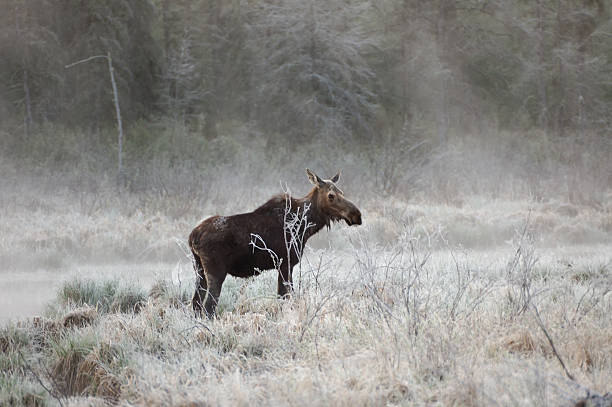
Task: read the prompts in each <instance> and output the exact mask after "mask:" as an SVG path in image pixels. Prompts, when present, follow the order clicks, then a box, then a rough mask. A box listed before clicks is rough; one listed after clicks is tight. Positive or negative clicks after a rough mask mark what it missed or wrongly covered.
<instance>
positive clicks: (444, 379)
mask: <svg viewBox="0 0 612 407" xmlns="http://www.w3.org/2000/svg"><path fill="white" fill-rule="evenodd" d="M296 160H298V161H299V160H303V162H304V164H303V165H302V164H298V165H297V168H295V172H294V173H292V174H287V175H284V174H280V173H274V172H273V171H274V170H273V167H269V168H268V169H269V171H268V173H267V174H266V173H265V172H264V171H261V172H251V173H249V172H248V171H246V170H245V171H244V172H241V171H242V169H241V167H240V164H238V163H239V162H240V161H241V160H240V159H239V160H237V161H236V163H235V164H234V165H235V168H236V172H235V174H244V173H246V174H254V173H260V174H266V175H264V176H263V180H264V181H265V182H264V181H261V182H260V185H265V186H264V187H262V188H258V187H257V186H255V185H253V186H251V187H246V185H248V182H245V178H244V177H245V176H244V175H236V177H235V178H233V177H230V176H228V175H227V173H226V171H227V170H228V169H227V168H218V169H216V170H214V171H216V172H214V171H212V170H211V173H210V174H208V176H207V177H205V179H204V180H202V181H201V184H198V187H199V186H200V185H202V186H203V185H206V188H207V189H206V190H205V191H206V193H204V192H202V191H204V187H202V191H198V192H189V191H187V192H180V191H179V192H175V193H166V194H157V195H152V194H147V193H142V192H138V191H129V190H123V191H121V190H117V189H116V188H115V186H114V184H113V181H112V180H105V179H104V178H102V179H98V178H96V177H95V176H94V175H89V176H90V177H91V178H87V176H84V175H83V174H82V173H81V174H78V175H75V174H74V173H66V174H63V175H62V176H60V177H58V175H57V174H55V175H53V174H44V173H35V172H33V173H31V174H29V175H28V174H26V175H24V174H21V173H18V172H17V170H16V168H17V167H15V166H10V165H5V166H4V167H3V171H4V174H5V175H6V176H5V177H3V179H2V180H1V181H0V182H2V192H3V193H2V197H1V198H0V199H1V206H2V211H1V212H0V226H1V231H2V233H1V235H0V258H1V260H2V261H1V269H0V290H1V294H2V295H1V297H0V298H1V299H0V319H1V323H2V327H1V328H0V366H1V367H2V371H3V375H2V377H1V382H0V405H20V404H24V405H36V406H39V405H51V406H53V405H62V406H80V405H96V406H97V405H177V406H209V405H211V406H216V405H220V406H235V405H245V406H246V405H308V406H311V405H320V406H327V405H346V406H353V405H468V406H481V405H487V406H490V405H501V406H516V405H524V406H533V405H547V406H552V405H555V406H557V405H573V404H574V403H575V402H577V401H578V400H579V399H583V398H585V397H587V396H589V395H594V394H599V395H603V394H605V393H606V392H609V391H610V390H612V387H611V385H610V384H611V383H612V294H611V291H612V250H611V249H610V247H612V207H611V206H610V205H611V204H610V202H611V201H610V200H609V199H608V198H609V197H605V196H604V198H605V199H601V200H600V201H598V203H595V204H594V203H592V202H591V203H588V202H586V203H582V204H580V203H576V204H572V203H569V202H568V199H565V200H563V199H562V198H561V199H559V200H555V199H547V200H538V199H535V198H528V197H525V196H524V195H523V197H519V195H520V193H519V192H520V191H521V190H520V189H519V192H517V193H516V195H517V197H512V196H511V194H505V195H504V196H503V197H500V198H496V197H492V196H491V195H489V196H486V194H480V195H478V194H474V195H468V194H457V195H452V194H451V195H452V196H451V197H449V198H448V199H446V200H442V199H431V200H426V199H425V198H423V196H419V195H415V196H414V197H413V198H408V199H406V198H401V196H402V195H393V194H384V193H380V194H376V193H374V192H375V187H373V186H372V185H373V184H372V182H373V181H372V180H367V181H366V180H365V177H366V176H367V173H368V172H367V171H366V170H367V169H363V168H361V172H360V171H359V168H360V167H354V170H353V172H351V168H350V167H349V170H347V171H345V172H344V175H343V177H344V184H343V181H342V180H341V181H340V183H339V184H340V185H341V186H342V188H343V189H344V190H345V194H346V196H347V197H349V198H350V199H352V200H353V201H354V202H355V203H356V204H357V205H359V207H360V209H361V210H362V213H363V219H364V224H363V225H362V226H359V227H351V228H349V227H347V226H346V225H344V224H339V223H338V224H334V225H332V227H331V229H330V230H329V231H328V230H323V231H321V232H319V234H318V235H316V236H315V237H314V238H312V239H311V240H310V241H309V242H308V244H307V249H306V251H305V253H304V258H303V260H302V262H301V263H300V264H299V265H297V266H296V267H295V269H294V279H295V285H296V286H295V293H294V295H293V297H292V298H290V299H288V300H280V299H277V298H276V278H277V277H276V272H275V271H273V270H272V271H267V272H265V273H264V274H262V275H261V276H259V277H256V278H250V279H246V280H242V279H235V278H233V277H228V279H227V280H226V283H225V284H224V286H223V291H222V294H221V299H220V304H219V309H218V311H219V316H218V318H217V319H215V320H207V319H197V318H195V317H194V315H193V311H192V309H191V297H192V295H193V290H194V284H195V283H194V280H195V278H194V277H195V274H194V272H193V269H192V263H191V261H192V260H191V256H190V254H189V251H188V248H187V246H186V239H187V236H188V234H189V232H190V231H191V229H192V228H193V227H194V226H195V225H196V224H197V222H198V221H199V220H200V219H202V218H204V217H207V216H210V215H213V214H215V213H222V214H231V213H239V212H246V211H250V210H252V209H254V208H255V207H256V206H257V205H258V204H260V203H262V202H263V201H264V200H265V199H266V198H267V197H269V196H270V195H271V194H273V193H275V192H280V191H281V185H280V184H277V183H275V182H274V181H268V180H274V179H275V178H276V179H277V180H278V179H279V178H283V177H285V176H286V178H287V179H288V182H287V184H288V185H289V186H290V187H291V188H293V189H294V190H295V191H296V192H295V195H296V196H301V195H303V194H304V193H305V192H306V191H307V189H308V181H307V180H306V176H305V174H303V169H302V168H303V167H304V166H305V165H306V161H307V160H306V159H305V158H299V157H298V158H297V159H296ZM344 160H345V163H348V164H346V165H348V166H350V163H351V160H350V158H348V159H347V158H345V159H344ZM243 165H246V164H243ZM273 165H274V164H273V163H272V164H271V163H270V162H269V161H268V162H265V163H261V162H260V164H258V167H257V169H259V168H264V166H273ZM449 165H450V164H449ZM292 170H293V167H292ZM181 174H183V173H181ZM223 174H226V175H223ZM179 176H180V177H182V176H183V175H179ZM422 177H426V174H425V175H422ZM58 179H60V181H58ZM177 179H178V178H177ZM283 179H284V178H283ZM432 179H433V178H432ZM89 181H91V182H89ZM361 181H363V182H364V183H363V184H361ZM480 182H481V183H482V184H477V183H475V184H474V185H475V188H476V187H478V186H483V185H486V183H487V182H491V183H493V182H494V181H493V179H487V178H486V177H483V178H480ZM503 182H507V183H509V185H510V184H511V185H519V187H520V188H523V187H524V188H527V187H526V186H525V185H527V184H525V183H523V184H521V183H519V182H518V181H517V180H516V179H506V180H504V181H503ZM186 184H187V182H186V181H184V182H183V183H182V184H181V183H179V182H178V181H176V182H174V183H172V184H171V185H173V187H175V188H179V187H180V188H184V186H185V185H186ZM432 184H436V185H438V184H439V183H438V182H432ZM283 185H285V184H283ZM363 185H365V186H366V187H367V188H363V187H361V186H363ZM499 187H500V188H506V187H507V185H505V184H502V185H500V186H499ZM519 187H517V188H519ZM483 188H484V187H483ZM211 191H215V192H214V193H213V192H211ZM506 191H508V189H506ZM189 194H192V195H189ZM403 196H404V197H405V195H403ZM232 198H234V199H232ZM593 405H596V404H593ZM601 405H604V404H601Z"/></svg>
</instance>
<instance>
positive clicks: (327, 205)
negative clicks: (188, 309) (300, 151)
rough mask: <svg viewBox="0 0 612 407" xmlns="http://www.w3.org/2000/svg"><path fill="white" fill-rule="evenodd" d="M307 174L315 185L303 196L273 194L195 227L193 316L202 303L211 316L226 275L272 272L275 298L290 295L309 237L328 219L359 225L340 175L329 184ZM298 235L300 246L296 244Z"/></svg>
mask: <svg viewBox="0 0 612 407" xmlns="http://www.w3.org/2000/svg"><path fill="white" fill-rule="evenodd" d="M306 173H307V174H308V179H309V180H310V182H312V184H313V185H314V187H313V188H312V190H311V191H310V192H309V193H308V194H307V195H306V196H305V197H303V198H300V199H295V198H292V197H291V196H289V195H287V194H281V195H276V196H274V197H272V198H271V199H270V200H268V202H266V203H265V204H263V205H262V206H260V207H259V208H257V209H255V210H254V211H253V212H249V213H243V214H239V215H233V216H213V217H210V218H208V219H206V220H204V221H202V223H200V224H199V225H198V226H197V227H196V228H195V229H193V231H192V232H191V234H190V235H189V247H190V248H191V252H192V253H193V257H194V268H195V271H196V273H197V280H196V290H195V294H194V296H193V301H192V305H193V310H194V311H195V313H196V315H197V316H201V315H202V302H203V301H204V311H205V312H206V315H207V316H208V317H212V316H213V315H214V313H215V308H216V306H217V302H218V300H219V295H220V294H221V286H222V285H223V281H224V280H225V277H226V276H227V275H228V274H231V275H232V276H235V277H251V276H256V275H258V274H260V273H261V271H263V270H270V269H274V268H275V269H277V270H278V273H279V275H278V295H279V297H285V296H287V295H289V293H290V292H291V291H292V290H293V280H292V276H291V275H292V268H293V266H294V265H295V264H296V263H298V262H299V261H300V258H301V255H302V250H303V247H304V244H306V241H307V240H308V239H309V238H310V237H311V236H313V235H314V234H315V233H317V232H318V231H319V230H321V229H322V228H323V226H327V227H328V228H329V226H330V224H331V222H332V221H340V220H344V221H345V222H346V223H347V224H348V225H349V226H350V225H361V212H359V209H357V207H356V206H355V205H354V204H353V203H352V202H351V201H349V200H348V199H346V198H345V197H344V194H343V192H342V191H341V190H340V189H338V187H337V186H336V182H338V178H339V177H340V173H338V174H336V176H334V177H333V178H332V179H329V180H323V179H321V178H319V177H318V176H317V175H316V174H315V173H313V172H312V171H310V170H309V169H306ZM288 225H289V226H288ZM296 237H297V238H298V239H297V240H299V242H297V243H299V244H295V243H296V241H295V240H296ZM287 257H289V259H287Z"/></svg>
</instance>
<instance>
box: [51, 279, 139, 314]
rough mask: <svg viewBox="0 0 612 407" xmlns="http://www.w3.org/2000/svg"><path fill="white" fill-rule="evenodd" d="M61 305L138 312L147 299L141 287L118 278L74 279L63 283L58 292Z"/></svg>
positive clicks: (103, 310) (105, 310)
mask: <svg viewBox="0 0 612 407" xmlns="http://www.w3.org/2000/svg"><path fill="white" fill-rule="evenodd" d="M58 299H59V302H60V304H62V305H72V306H83V305H90V306H93V307H96V308H97V309H98V311H99V312H102V313H108V312H123V313H128V312H139V311H140V309H141V308H142V306H143V305H144V304H145V303H146V301H147V294H146V292H145V291H144V290H143V289H142V288H141V287H135V286H133V285H127V284H126V283H122V282H120V281H118V280H103V281H96V280H89V279H86V280H80V279H79V280H75V281H70V282H67V283H65V284H64V285H63V286H62V287H61V289H60V290H59V293H58Z"/></svg>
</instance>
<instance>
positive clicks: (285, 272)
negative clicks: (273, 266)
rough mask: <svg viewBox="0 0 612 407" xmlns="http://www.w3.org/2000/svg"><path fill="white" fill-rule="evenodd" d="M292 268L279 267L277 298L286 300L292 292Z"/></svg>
mask: <svg viewBox="0 0 612 407" xmlns="http://www.w3.org/2000/svg"><path fill="white" fill-rule="evenodd" d="M292 269H293V267H291V268H289V267H287V266H281V268H280V270H279V272H278V297H279V298H288V297H289V296H290V295H291V293H292V292H293V275H292V274H293V270H292Z"/></svg>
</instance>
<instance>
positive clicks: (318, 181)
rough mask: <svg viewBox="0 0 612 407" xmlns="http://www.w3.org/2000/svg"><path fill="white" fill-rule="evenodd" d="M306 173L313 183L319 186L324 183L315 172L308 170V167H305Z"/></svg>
mask: <svg viewBox="0 0 612 407" xmlns="http://www.w3.org/2000/svg"><path fill="white" fill-rule="evenodd" d="M306 174H307V175H308V179H309V180H310V182H311V183H312V184H313V185H316V186H320V185H323V184H324V183H325V182H324V181H323V180H322V179H321V178H319V176H318V175H317V174H315V173H314V172H312V171H310V170H309V169H308V168H306Z"/></svg>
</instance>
